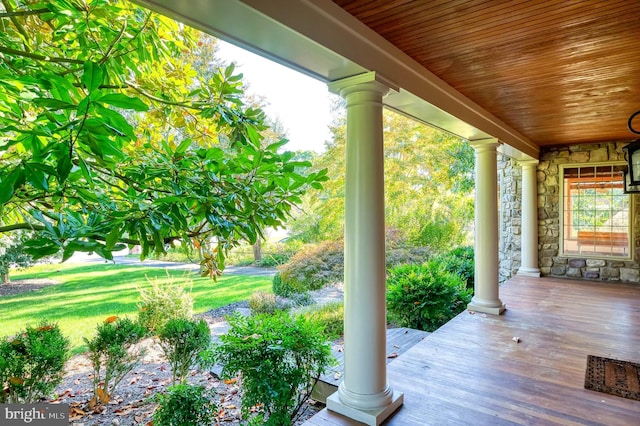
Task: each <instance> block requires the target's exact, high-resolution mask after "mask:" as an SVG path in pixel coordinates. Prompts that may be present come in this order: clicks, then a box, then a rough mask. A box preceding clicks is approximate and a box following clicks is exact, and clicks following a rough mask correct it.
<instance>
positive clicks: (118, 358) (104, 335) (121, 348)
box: [84, 316, 146, 405]
mask: <svg viewBox="0 0 640 426" xmlns="http://www.w3.org/2000/svg"><path fill="white" fill-rule="evenodd" d="M145 332H146V330H145V329H144V328H143V327H142V326H141V325H140V324H138V323H136V322H133V321H131V320H130V319H129V318H117V317H115V316H113V317H109V318H107V319H106V320H105V321H104V322H103V323H101V324H98V326H97V328H96V335H95V336H94V337H93V338H92V339H91V340H89V339H87V338H85V339H84V341H85V343H86V344H87V347H88V349H89V360H90V361H91V365H92V367H93V398H92V399H91V402H90V403H89V405H96V404H102V403H104V404H106V403H108V402H109V400H110V398H111V396H112V395H113V392H114V390H115V388H116V386H118V384H119V383H120V381H121V380H122V379H123V378H124V376H125V375H126V374H127V373H128V372H129V371H131V370H132V369H133V368H134V367H135V366H136V365H137V364H138V362H139V361H140V358H141V357H142V355H143V354H142V352H141V351H139V350H137V348H136V347H135V344H136V343H138V342H139V341H140V339H141V338H142V337H144V335H145Z"/></svg>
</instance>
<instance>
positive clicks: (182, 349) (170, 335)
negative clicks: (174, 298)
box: [160, 318, 211, 384]
mask: <svg viewBox="0 0 640 426" xmlns="http://www.w3.org/2000/svg"><path fill="white" fill-rule="evenodd" d="M210 344H211V331H210V330H209V325H208V324H207V322H206V321H205V320H203V319H200V320H199V321H192V320H188V319H186V318H173V319H170V320H169V321H168V322H167V323H166V324H165V326H164V327H163V328H162V330H160V346H161V347H162V350H163V351H164V354H165V356H166V357H167V359H168V360H169V364H171V380H172V382H173V384H175V383H176V380H179V381H180V382H184V380H185V379H186V377H187V374H189V370H191V367H192V366H194V365H195V364H196V361H197V360H198V355H200V353H201V352H202V351H204V350H206V349H207V348H208V347H209V345H210Z"/></svg>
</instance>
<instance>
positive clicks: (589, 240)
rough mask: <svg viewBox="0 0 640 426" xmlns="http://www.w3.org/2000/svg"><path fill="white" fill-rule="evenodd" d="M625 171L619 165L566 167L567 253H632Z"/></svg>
mask: <svg viewBox="0 0 640 426" xmlns="http://www.w3.org/2000/svg"><path fill="white" fill-rule="evenodd" d="M623 170H624V166H618V165H616V166H595V167H594V166H587V167H571V168H565V169H564V174H563V180H564V188H565V191H564V200H563V204H562V205H563V209H564V211H563V219H564V226H563V239H564V241H563V251H564V254H569V255H571V254H583V255H600V256H628V254H629V197H628V196H627V195H626V194H624V182H623Z"/></svg>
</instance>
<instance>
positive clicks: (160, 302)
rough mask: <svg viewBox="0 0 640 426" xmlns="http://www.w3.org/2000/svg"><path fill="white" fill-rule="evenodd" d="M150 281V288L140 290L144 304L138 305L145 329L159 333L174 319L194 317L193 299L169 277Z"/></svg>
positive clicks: (140, 318) (140, 320) (141, 321)
mask: <svg viewBox="0 0 640 426" xmlns="http://www.w3.org/2000/svg"><path fill="white" fill-rule="evenodd" d="M148 281H149V284H150V287H148V288H141V289H140V298H141V299H142V302H141V303H139V304H138V308H139V311H138V321H139V322H140V324H141V325H142V326H143V327H144V328H146V329H147V330H149V331H150V332H152V333H158V332H159V331H160V330H161V329H162V327H163V326H164V325H165V324H166V323H167V321H169V320H170V319H172V318H191V317H192V315H193V297H191V294H190V293H188V292H186V291H185V289H184V288H183V287H182V286H181V285H179V284H177V283H175V282H174V281H173V279H172V278H171V277H170V276H169V275H167V278H165V279H160V278H154V279H148Z"/></svg>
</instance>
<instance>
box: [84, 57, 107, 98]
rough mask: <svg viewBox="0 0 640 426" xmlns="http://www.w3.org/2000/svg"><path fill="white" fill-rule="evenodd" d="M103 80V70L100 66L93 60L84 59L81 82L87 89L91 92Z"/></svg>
mask: <svg viewBox="0 0 640 426" xmlns="http://www.w3.org/2000/svg"><path fill="white" fill-rule="evenodd" d="M103 80H104V71H103V70H102V67H101V66H100V65H98V64H97V63H95V62H91V61H85V63H84V72H83V73H82V82H83V83H84V86H85V87H86V88H87V91H89V92H93V91H94V90H96V89H97V88H98V87H100V85H101V84H102V81H103Z"/></svg>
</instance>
